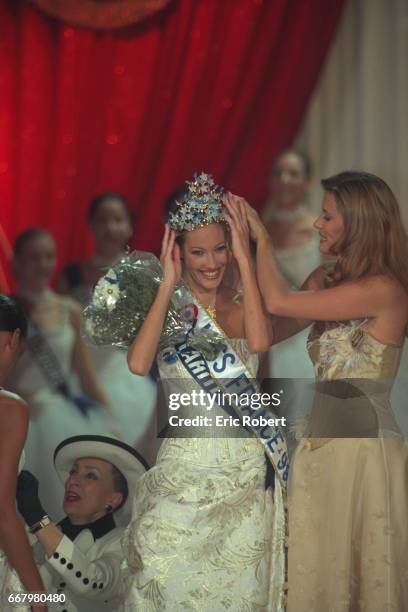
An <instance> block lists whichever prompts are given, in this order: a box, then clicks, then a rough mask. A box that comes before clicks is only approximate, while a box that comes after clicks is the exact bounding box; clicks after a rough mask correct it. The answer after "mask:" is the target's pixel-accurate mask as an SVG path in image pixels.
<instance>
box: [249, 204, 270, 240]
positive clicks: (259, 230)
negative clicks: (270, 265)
mask: <svg viewBox="0 0 408 612" xmlns="http://www.w3.org/2000/svg"><path fill="white" fill-rule="evenodd" d="M244 206H245V212H246V217H247V222H248V227H249V233H250V235H251V238H252V240H253V241H254V242H258V240H259V239H260V238H267V239H269V233H268V230H267V229H266V227H265V226H264V224H263V223H262V221H261V219H260V217H259V215H258V213H257V212H256V210H255V208H252V206H250V205H249V204H248V202H247V201H246V200H244Z"/></svg>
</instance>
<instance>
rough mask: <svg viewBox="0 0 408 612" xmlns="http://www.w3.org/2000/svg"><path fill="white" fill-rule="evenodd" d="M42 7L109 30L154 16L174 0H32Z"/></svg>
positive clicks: (74, 22)
mask: <svg viewBox="0 0 408 612" xmlns="http://www.w3.org/2000/svg"><path fill="white" fill-rule="evenodd" d="M31 2H33V3H34V4H35V5H36V6H37V7H38V8H39V9H41V10H42V11H44V12H45V13H47V14H48V15H50V16H51V17H56V18H57V19H61V20H62V21H66V22H68V23H70V24H72V25H75V26H80V27H86V28H92V29H94V30H105V29H106V30H108V29H112V28H120V27H123V26H127V25H131V24H133V23H136V22H138V21H142V20H143V19H145V18H146V17H150V16H151V15H153V14H154V13H156V12H157V11H160V10H161V9H163V8H164V7H165V6H167V5H168V4H169V3H170V2H171V0H31Z"/></svg>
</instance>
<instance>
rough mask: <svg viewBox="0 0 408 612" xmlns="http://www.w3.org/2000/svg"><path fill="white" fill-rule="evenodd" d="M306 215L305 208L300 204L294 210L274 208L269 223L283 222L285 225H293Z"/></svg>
mask: <svg viewBox="0 0 408 612" xmlns="http://www.w3.org/2000/svg"><path fill="white" fill-rule="evenodd" d="M307 214H308V210H307V208H306V206H304V205H303V204H301V205H300V206H297V207H296V208H294V209H289V208H274V209H273V210H272V212H271V215H270V220H271V221H283V222H286V223H293V222H294V221H299V220H300V219H303V218H304V217H306V216H307Z"/></svg>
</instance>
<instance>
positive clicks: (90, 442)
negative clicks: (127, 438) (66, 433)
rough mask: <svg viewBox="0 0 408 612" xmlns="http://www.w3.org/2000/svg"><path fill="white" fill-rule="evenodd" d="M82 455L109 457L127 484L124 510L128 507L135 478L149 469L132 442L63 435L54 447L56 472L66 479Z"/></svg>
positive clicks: (105, 437)
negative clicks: (63, 438)
mask: <svg viewBox="0 0 408 612" xmlns="http://www.w3.org/2000/svg"><path fill="white" fill-rule="evenodd" d="M83 457H93V458H94V459H103V460H104V461H108V462H109V463H111V464H112V465H114V466H115V468H116V469H118V470H119V472H120V473H121V474H123V476H124V478H125V479H126V482H127V485H128V490H129V494H128V498H127V500H126V503H125V504H124V506H123V510H124V513H126V514H127V513H128V512H129V511H130V510H131V504H132V500H133V493H134V488H135V485H136V482H137V481H138V480H139V478H140V477H141V476H142V475H143V474H144V473H145V471H146V470H148V469H149V465H148V463H147V462H146V461H145V459H144V458H143V457H142V456H141V455H140V454H139V453H138V452H137V451H136V450H135V449H134V448H132V447H131V446H129V445H128V444H125V442H122V441H121V440H118V439H116V438H111V437H108V436H97V435H84V436H72V437H71V438H66V439H65V440H63V441H62V442H60V444H58V446H57V448H56V449H55V451H54V465H55V469H56V470H57V473H58V476H59V477H60V479H61V480H62V482H63V483H65V481H66V479H67V478H68V476H69V472H70V470H71V468H72V465H73V464H74V463H75V461H77V460H78V459H81V458H83Z"/></svg>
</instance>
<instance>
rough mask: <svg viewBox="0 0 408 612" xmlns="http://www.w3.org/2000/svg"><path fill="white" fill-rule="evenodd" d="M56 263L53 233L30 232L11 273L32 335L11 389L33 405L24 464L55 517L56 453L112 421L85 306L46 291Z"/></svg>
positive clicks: (58, 492) (20, 241)
mask: <svg viewBox="0 0 408 612" xmlns="http://www.w3.org/2000/svg"><path fill="white" fill-rule="evenodd" d="M55 264H56V248H55V243H54V240H53V238H52V236H51V235H50V234H49V232H47V231H46V230H43V229H38V228H33V229H29V230H27V231H25V232H23V233H22V234H20V235H19V236H18V237H17V239H16V242H15V247H14V260H13V269H14V274H15V276H16V279H17V284H18V297H19V299H20V301H21V303H22V305H23V306H24V308H25V311H26V313H27V314H28V317H29V330H28V332H29V333H28V337H27V350H26V352H25V354H24V355H23V356H22V358H21V360H20V361H19V363H18V365H17V367H16V368H15V369H14V372H13V374H12V376H11V377H10V387H11V388H12V389H13V391H15V392H16V393H18V394H19V395H21V397H23V398H24V399H25V400H26V401H27V402H28V404H29V406H30V430H29V434H28V438H27V444H26V465H27V468H28V469H29V470H30V471H32V472H33V473H34V474H35V475H36V476H37V477H38V478H39V480H40V482H41V487H42V490H41V495H42V498H43V500H44V501H45V502H46V504H47V508H48V510H49V512H51V513H52V514H53V516H54V517H56V518H57V517H58V516H59V515H60V513H61V499H62V494H63V490H62V487H61V484H60V482H59V480H58V478H57V477H56V475H55V473H54V471H53V470H52V468H51V463H52V453H53V452H54V448H55V447H56V445H57V444H58V443H59V442H60V441H61V440H63V439H64V438H66V436H67V435H69V434H70V435H74V434H79V433H108V432H109V431H112V430H113V431H114V430H115V424H114V422H113V421H112V417H111V416H110V408H109V404H108V400H107V398H106V395H105V394H104V392H103V390H102V388H101V386H100V384H99V381H98V378H97V375H96V372H95V369H94V366H93V363H92V360H91V357H90V355H89V353H88V351H87V347H86V346H85V344H84V342H83V340H82V337H81V330H80V326H81V312H80V307H79V305H77V304H76V303H75V302H74V301H73V300H71V299H69V298H66V297H61V296H59V295H57V294H56V293H55V292H54V291H52V290H51V289H50V288H49V283H50V280H51V277H52V275H53V273H54V269H55Z"/></svg>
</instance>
